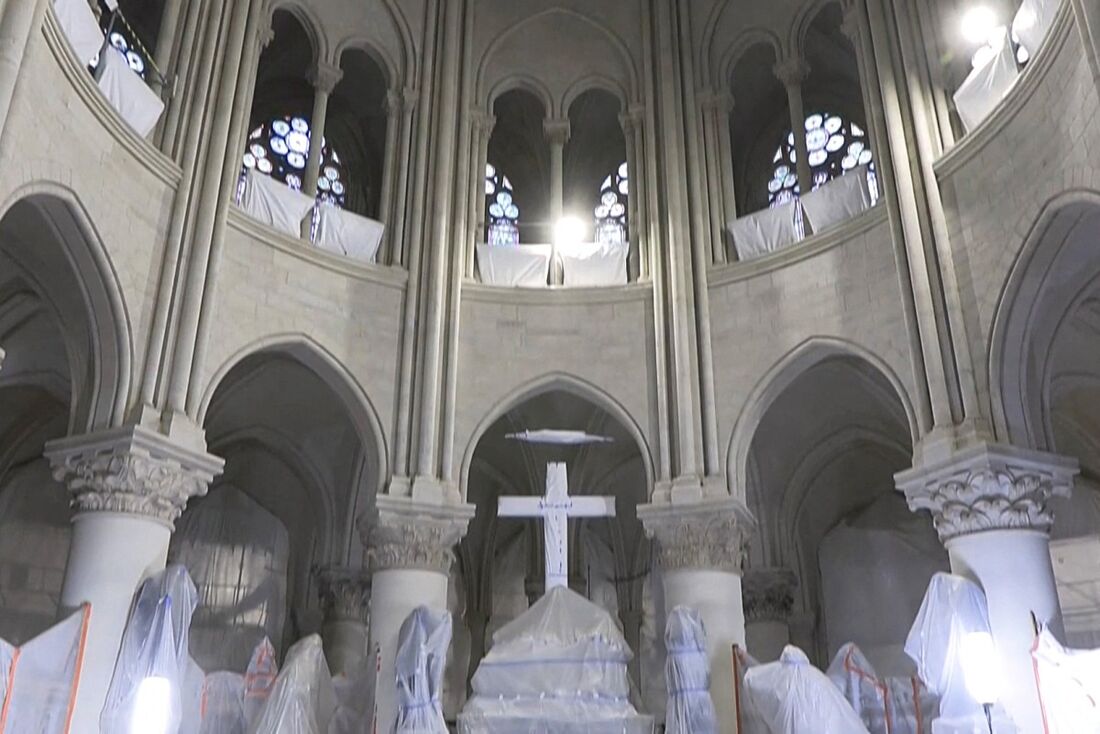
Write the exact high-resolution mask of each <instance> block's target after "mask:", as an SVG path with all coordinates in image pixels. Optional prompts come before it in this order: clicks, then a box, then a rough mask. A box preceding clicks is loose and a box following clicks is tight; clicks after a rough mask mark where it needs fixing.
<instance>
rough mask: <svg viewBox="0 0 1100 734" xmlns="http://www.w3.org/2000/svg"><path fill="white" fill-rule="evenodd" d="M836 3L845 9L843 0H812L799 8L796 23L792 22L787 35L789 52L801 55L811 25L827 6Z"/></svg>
mask: <svg viewBox="0 0 1100 734" xmlns="http://www.w3.org/2000/svg"><path fill="white" fill-rule="evenodd" d="M829 5H836V6H838V7H840V9H841V10H843V9H844V5H843V3H842V2H841V0H812V2H808V3H806V4H805V5H803V6H802V7H801V8H799V10H798V14H797V15H796V16H795V19H794V23H792V24H791V30H790V33H789V35H788V37H787V52H788V53H793V54H798V55H801V54H802V53H803V50H804V48H805V41H806V34H807V33H808V32H809V30H810V26H812V25H813V24H814V21H815V20H816V19H817V16H818V15H820V14H821V11H823V10H824V9H825V8H826V7H827V6H829Z"/></svg>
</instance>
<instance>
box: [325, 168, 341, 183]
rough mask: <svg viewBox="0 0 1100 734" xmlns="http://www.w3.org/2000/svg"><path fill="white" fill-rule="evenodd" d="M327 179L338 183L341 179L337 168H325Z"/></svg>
mask: <svg viewBox="0 0 1100 734" xmlns="http://www.w3.org/2000/svg"><path fill="white" fill-rule="evenodd" d="M325 178H327V179H330V180H332V181H338V180H339V179H340V172H339V171H338V170H336V166H325Z"/></svg>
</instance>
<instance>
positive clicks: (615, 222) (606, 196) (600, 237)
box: [593, 163, 630, 244]
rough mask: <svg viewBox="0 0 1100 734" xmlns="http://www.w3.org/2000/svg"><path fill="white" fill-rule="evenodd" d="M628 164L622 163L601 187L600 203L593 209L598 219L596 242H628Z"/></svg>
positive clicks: (605, 179)
mask: <svg viewBox="0 0 1100 734" xmlns="http://www.w3.org/2000/svg"><path fill="white" fill-rule="evenodd" d="M628 174H629V171H628V170H627V164H626V163H620V164H619V165H618V166H616V167H615V169H614V172H613V173H612V174H611V175H609V176H607V177H606V178H604V180H603V183H602V184H601V185H600V199H599V203H598V204H597V205H596V207H595V208H594V209H593V215H594V216H595V219H596V241H597V242H600V243H604V244H621V243H624V242H626V241H627V202H628V201H629V196H630V179H629V176H628Z"/></svg>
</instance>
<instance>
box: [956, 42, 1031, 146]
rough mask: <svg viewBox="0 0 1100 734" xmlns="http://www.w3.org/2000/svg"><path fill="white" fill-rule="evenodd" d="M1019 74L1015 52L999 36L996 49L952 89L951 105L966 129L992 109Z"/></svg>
mask: <svg viewBox="0 0 1100 734" xmlns="http://www.w3.org/2000/svg"><path fill="white" fill-rule="evenodd" d="M1019 76H1020V71H1019V69H1018V68H1017V67H1016V52H1015V51H1014V50H1013V48H1012V44H1011V43H1009V42H1008V41H1007V39H1003V38H1002V39H1001V41H1000V43H999V44H998V48H997V49H996V53H994V54H992V55H990V57H989V58H988V59H986V61H985V63H983V64H981V65H980V66H979V67H978V68H976V69H974V70H972V71H971V72H970V75H969V76H967V77H966V79H965V80H964V81H963V83H962V85H961V86H960V87H959V89H958V91H957V92H955V96H954V99H955V109H957V110H958V112H959V117H960V118H961V119H962V121H963V125H964V126H965V127H966V129H967V130H973V129H974V128H976V127H977V126H978V125H980V124H981V122H982V120H984V119H985V118H986V116H988V115H989V113H990V112H992V111H993V108H994V107H996V106H997V105H998V104H999V103H1000V101H1001V100H1002V99H1004V98H1005V95H1007V94H1008V92H1009V90H1011V89H1012V87H1013V85H1015V84H1016V80H1017V79H1018V78H1019Z"/></svg>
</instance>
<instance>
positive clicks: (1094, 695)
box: [1031, 628, 1100, 734]
mask: <svg viewBox="0 0 1100 734" xmlns="http://www.w3.org/2000/svg"><path fill="white" fill-rule="evenodd" d="M1031 657H1032V659H1033V660H1034V661H1035V684H1036V686H1037V687H1038V689H1039V700H1040V701H1041V703H1042V711H1043V725H1044V727H1045V729H1046V732H1045V734H1097V733H1100V650H1069V649H1066V648H1064V647H1062V645H1061V644H1060V643H1059V642H1058V640H1056V639H1055V637H1054V635H1052V634H1051V633H1050V630H1048V629H1046V628H1044V629H1043V630H1042V631H1041V632H1040V633H1039V636H1038V637H1037V638H1036V639H1035V645H1034V646H1033V647H1032V650H1031Z"/></svg>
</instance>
